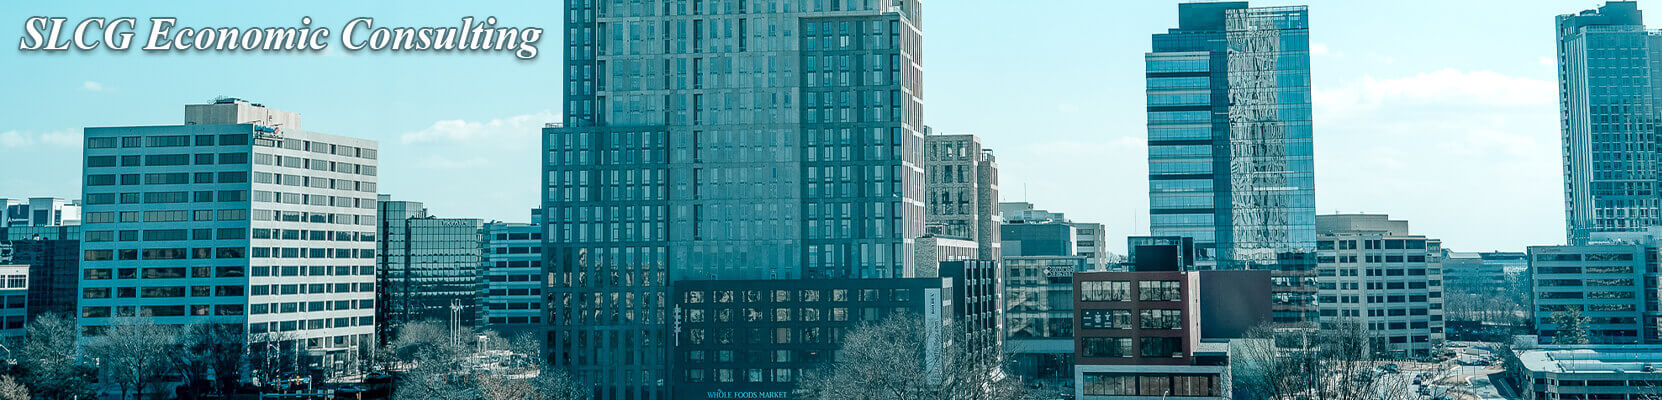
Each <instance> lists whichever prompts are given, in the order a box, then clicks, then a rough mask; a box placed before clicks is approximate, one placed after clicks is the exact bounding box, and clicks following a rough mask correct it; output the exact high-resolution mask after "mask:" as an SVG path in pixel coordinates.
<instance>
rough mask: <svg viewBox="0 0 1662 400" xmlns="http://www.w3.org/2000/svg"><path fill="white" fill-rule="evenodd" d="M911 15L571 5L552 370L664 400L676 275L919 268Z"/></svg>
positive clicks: (749, 4) (847, 6) (883, 6)
mask: <svg viewBox="0 0 1662 400" xmlns="http://www.w3.org/2000/svg"><path fill="white" fill-rule="evenodd" d="M920 3H921V2H920V1H919V0H881V1H857V2H851V1H827V2H819V1H814V2H797V1H723V2H707V1H646V2H608V1H592V0H568V1H566V2H565V4H566V14H565V16H566V23H565V29H566V35H565V37H566V48H565V49H564V50H565V55H566V57H565V58H566V60H565V63H564V68H565V71H564V72H565V76H566V87H565V88H564V89H565V90H564V92H565V97H564V99H565V104H564V113H565V115H564V121H562V122H563V123H562V124H561V126H560V127H550V128H548V129H545V130H544V149H545V157H544V167H545V168H544V172H545V173H544V177H543V179H544V182H543V183H544V184H545V187H546V190H545V191H544V194H543V207H544V209H545V212H546V214H545V218H544V220H545V221H546V223H547V229H548V231H547V234H546V235H544V238H545V241H546V245H545V246H546V248H545V251H544V254H545V255H546V260H545V262H544V268H545V270H546V272H547V276H548V278H549V281H548V287H547V289H546V290H545V291H544V293H545V294H546V295H547V296H548V307H547V310H548V313H549V315H548V318H546V321H548V323H549V324H550V327H549V334H548V337H547V345H548V347H549V357H550V359H551V360H552V362H553V363H554V364H555V365H558V366H562V367H566V368H569V369H570V370H571V371H572V372H573V373H574V374H575V375H576V376H577V377H578V378H579V379H583V380H584V381H585V382H586V383H589V384H591V385H593V386H594V387H595V394H596V397H597V398H600V399H659V398H665V397H667V396H668V395H669V393H670V392H669V390H668V387H667V386H669V385H674V384H676V382H680V381H681V380H683V379H684V378H686V377H670V376H667V371H668V370H669V369H668V366H669V364H670V357H671V355H672V351H673V347H674V343H673V340H672V338H673V336H672V332H673V331H672V329H673V327H674V326H675V325H674V323H675V320H674V315H673V312H674V301H672V300H671V299H668V298H667V296H668V293H669V292H670V289H671V286H672V284H673V283H674V282H677V281H687V280H770V279H842V278H899V277H907V276H911V275H914V274H915V271H916V270H915V266H914V265H913V264H914V263H913V262H912V260H913V257H912V255H913V254H914V249H913V247H914V245H913V238H916V237H918V236H919V235H921V234H922V233H923V221H924V208H923V204H924V197H923V181H924V176H923V168H922V167H923V166H922V160H923V148H922V147H923V140H924V139H923V134H922V131H923V124H922V119H923V112H922V106H923V102H922V87H923V86H922V52H921V46H922V36H921V28H920V27H921V23H922V20H921V19H922V15H921V14H920V12H921V5H920ZM769 379H772V378H769Z"/></svg>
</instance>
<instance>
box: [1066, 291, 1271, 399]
mask: <svg viewBox="0 0 1662 400" xmlns="http://www.w3.org/2000/svg"><path fill="white" fill-rule="evenodd" d="M1074 278H1075V279H1074V290H1075V292H1076V293H1077V294H1078V295H1077V296H1076V297H1075V298H1074V299H1073V300H1074V302H1075V307H1076V309H1075V313H1074V315H1075V317H1074V321H1073V322H1074V323H1075V325H1076V328H1077V330H1076V332H1077V334H1076V335H1075V340H1074V349H1075V352H1076V358H1075V364H1076V365H1075V367H1074V380H1075V382H1077V385H1076V388H1075V392H1074V396H1075V398H1077V399H1149V398H1167V397H1180V398H1200V399H1219V400H1222V399H1228V398H1229V393H1230V392H1231V390H1232V387H1231V385H1230V373H1229V363H1228V356H1227V354H1228V347H1227V345H1218V344H1214V346H1211V347H1209V348H1208V347H1202V343H1201V341H1200V337H1201V333H1200V331H1201V327H1200V322H1201V318H1200V315H1199V314H1200V306H1199V298H1200V274H1198V273H1192V272H1183V271H1132V272H1086V273H1079V274H1075V275H1074ZM1266 294H1267V293H1266Z"/></svg>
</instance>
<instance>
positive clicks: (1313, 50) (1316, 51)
mask: <svg viewBox="0 0 1662 400" xmlns="http://www.w3.org/2000/svg"><path fill="white" fill-rule="evenodd" d="M1327 54H1328V50H1327V44H1326V43H1311V44H1310V55H1311V56H1325V55H1327Z"/></svg>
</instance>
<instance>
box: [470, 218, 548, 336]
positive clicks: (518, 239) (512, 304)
mask: <svg viewBox="0 0 1662 400" xmlns="http://www.w3.org/2000/svg"><path fill="white" fill-rule="evenodd" d="M544 226H545V225H543V223H542V209H540V208H539V209H533V210H531V223H529V224H526V223H513V222H490V223H486V224H485V227H484V234H483V238H484V254H483V256H482V257H483V258H484V265H483V266H482V267H481V274H482V275H483V279H484V281H485V282H484V288H483V289H482V291H483V292H482V293H481V297H482V300H481V301H480V304H481V308H482V311H481V312H480V313H479V322H480V323H479V326H481V327H484V328H486V329H491V330H495V331H497V332H499V333H502V334H503V335H504V336H507V337H510V338H511V337H513V336H515V335H519V334H523V333H531V334H538V335H540V334H541V329H542V326H543V319H542V317H543V302H544V301H545V300H543V297H542V288H543V278H542V235H543V228H544Z"/></svg>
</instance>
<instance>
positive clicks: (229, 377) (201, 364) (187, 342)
mask: <svg viewBox="0 0 1662 400" xmlns="http://www.w3.org/2000/svg"><path fill="white" fill-rule="evenodd" d="M246 338H247V336H246V335H244V334H243V333H242V330H240V329H235V327H234V326H231V325H221V324H193V325H189V326H186V327H184V329H181V330H180V331H179V339H178V343H179V346H180V349H179V350H180V351H179V352H178V353H177V357H175V358H174V360H175V362H176V363H177V364H178V367H179V370H180V371H182V372H184V375H185V378H186V379H185V384H186V385H190V386H191V391H192V392H196V393H205V392H213V393H217V394H220V395H226V394H229V393H230V392H231V389H232V388H234V387H235V385H236V384H237V382H238V381H240V380H241V378H242V374H241V373H240V370H241V367H242V363H243V361H244V360H247V359H248V357H247V354H248V345H247V339H246ZM203 379H206V380H207V382H206V383H207V385H206V386H207V387H200V388H199V387H196V386H198V385H199V384H198V382H199V381H200V380H203Z"/></svg>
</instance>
